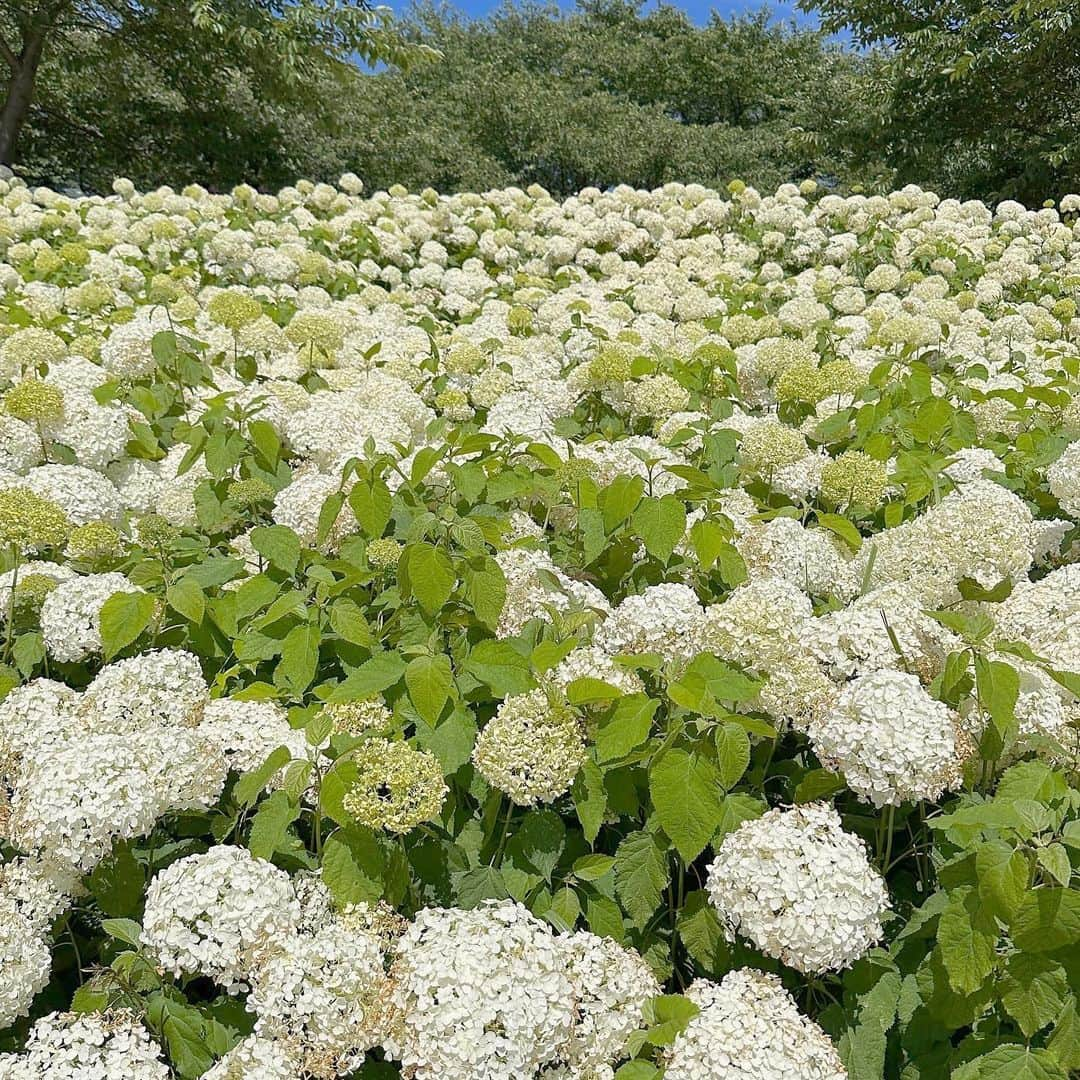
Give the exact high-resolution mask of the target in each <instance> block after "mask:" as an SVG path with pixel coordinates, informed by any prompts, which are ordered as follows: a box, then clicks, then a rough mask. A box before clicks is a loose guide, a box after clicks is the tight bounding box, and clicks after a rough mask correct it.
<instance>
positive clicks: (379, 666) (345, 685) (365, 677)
mask: <svg viewBox="0 0 1080 1080" xmlns="http://www.w3.org/2000/svg"><path fill="white" fill-rule="evenodd" d="M406 667H407V665H406V663H405V661H404V659H402V657H401V656H400V655H399V654H398V653H396V652H379V653H376V654H375V655H374V656H373V657H372V658H371V659H370V660H365V661H364V663H362V664H361V665H360V666H359V667H358V668H357V669H356V670H355V671H354V672H353V673H352V674H351V675H349V676H348V678H346V679H345V681H344V682H342V683H339V684H338V685H337V686H335V687H334V691H333V693H332V694H331V695H330V701H333V702H337V701H361V700H363V699H364V698H368V697H371V696H372V694H380V693H382V691H383V690H387V689H389V688H390V687H391V686H393V685H394V683H396V682H397V681H398V679H400V678H401V676H402V675H404V674H405V668H406Z"/></svg>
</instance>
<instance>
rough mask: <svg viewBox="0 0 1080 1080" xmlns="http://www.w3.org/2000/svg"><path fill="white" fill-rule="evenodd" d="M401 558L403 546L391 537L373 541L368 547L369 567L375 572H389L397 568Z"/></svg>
mask: <svg viewBox="0 0 1080 1080" xmlns="http://www.w3.org/2000/svg"><path fill="white" fill-rule="evenodd" d="M400 558H401V545H400V544H399V543H398V542H397V541H396V540H395V539H393V537H390V536H384V537H383V538H382V539H381V540H372V541H371V543H370V544H368V546H367V561H368V565H369V566H371V567H372V568H373V569H375V570H388V569H390V567H392V566H397V564H398V559H400Z"/></svg>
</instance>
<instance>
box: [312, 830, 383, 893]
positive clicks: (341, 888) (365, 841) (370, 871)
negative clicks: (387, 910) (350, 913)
mask: <svg viewBox="0 0 1080 1080" xmlns="http://www.w3.org/2000/svg"><path fill="white" fill-rule="evenodd" d="M385 871H386V859H385V857H384V856H383V852H382V848H381V847H380V846H379V842H378V840H377V839H376V837H375V834H374V833H373V832H372V831H371V830H370V829H366V828H364V827H363V826H361V825H354V826H351V827H350V828H348V829H337V830H336V831H335V832H334V833H332V834H331V836H330V838H329V839H328V840H327V841H326V844H325V845H324V846H323V857H322V879H323V881H324V882H325V883H326V887H327V888H328V889H329V890H330V892H331V893H332V894H333V896H334V899H335V900H336V901H337V902H338V903H339V904H361V903H369V904H373V903H375V901H377V900H381V899H382V895H383V876H384V873H385Z"/></svg>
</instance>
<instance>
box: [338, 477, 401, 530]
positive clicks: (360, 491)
mask: <svg viewBox="0 0 1080 1080" xmlns="http://www.w3.org/2000/svg"><path fill="white" fill-rule="evenodd" d="M349 507H350V509H351V510H352V512H353V516H354V517H355V518H356V520H357V522H359V524H360V528H361V529H363V530H364V534H365V535H366V536H367V537H369V538H370V539H372V540H377V539H378V538H379V537H381V536H382V534H383V533H384V532H385V531H386V526H387V525H388V524H389V522H390V513H391V510H392V508H393V498H392V496H391V494H390V489H389V488H388V487H387V486H386V483H385V481H383V480H375V481H373V482H371V483H368V482H367V481H363V480H358V481H357V482H356V483H355V484H354V485H353V486H352V489H351V490H350V491H349Z"/></svg>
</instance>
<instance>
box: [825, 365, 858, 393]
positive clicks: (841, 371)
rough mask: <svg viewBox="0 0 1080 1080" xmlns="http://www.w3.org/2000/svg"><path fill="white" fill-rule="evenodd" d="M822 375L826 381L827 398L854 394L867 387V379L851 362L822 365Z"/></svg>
mask: <svg viewBox="0 0 1080 1080" xmlns="http://www.w3.org/2000/svg"><path fill="white" fill-rule="evenodd" d="M821 374H822V376H823V377H824V379H825V393H826V396H828V395H830V394H854V393H855V391H856V390H858V389H860V387H862V386H864V385H866V377H865V376H864V375H863V374H862V372H861V371H859V369H858V368H857V367H856V366H855V365H854V364H853V363H852V362H851V361H850V360H830V361H829V362H828V363H827V364H823V365H822V368H821Z"/></svg>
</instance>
